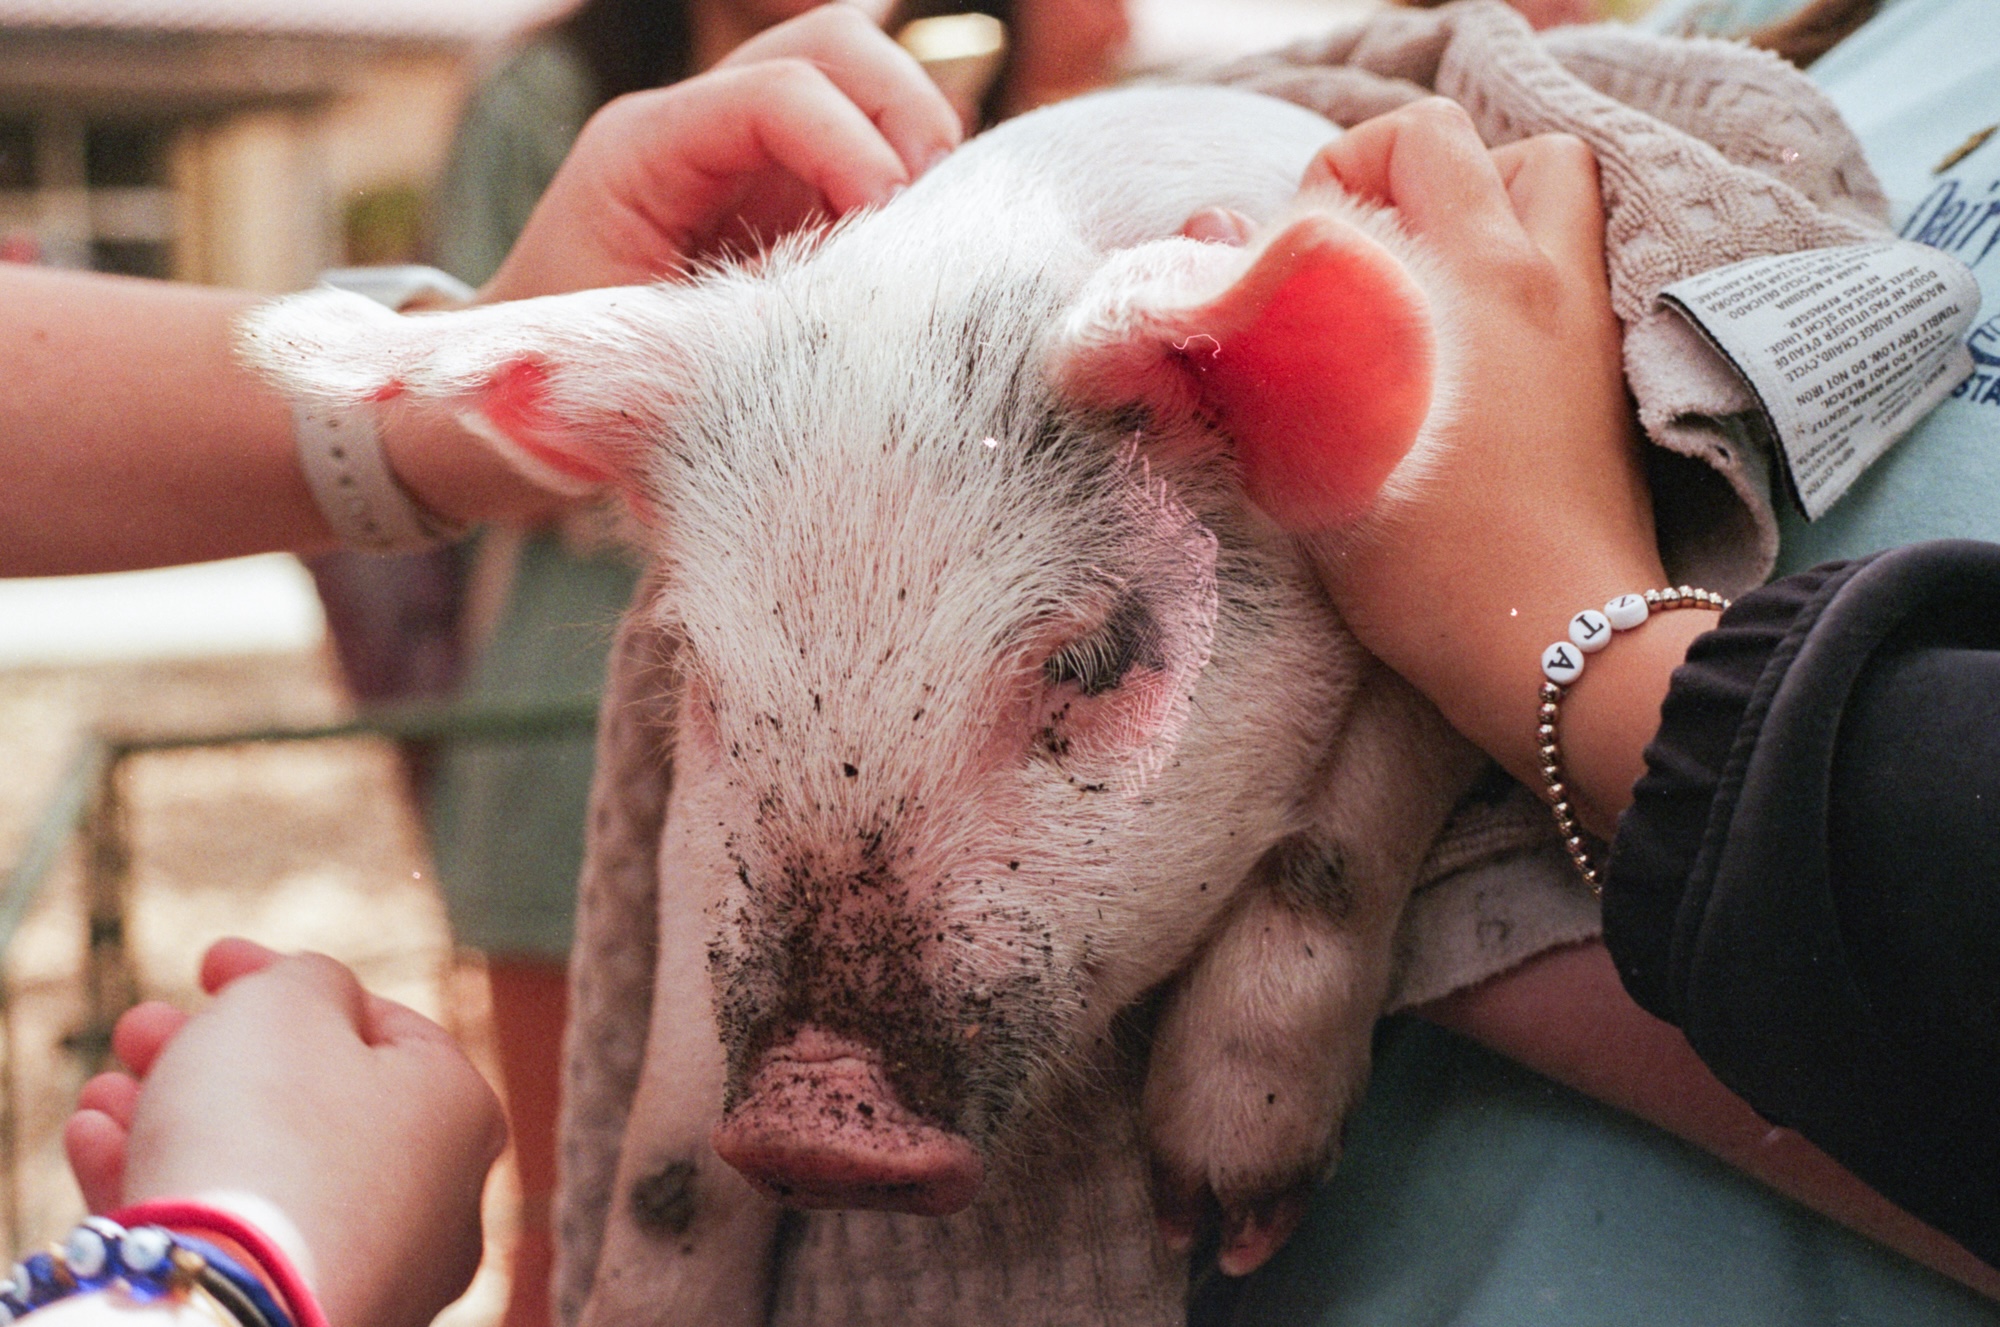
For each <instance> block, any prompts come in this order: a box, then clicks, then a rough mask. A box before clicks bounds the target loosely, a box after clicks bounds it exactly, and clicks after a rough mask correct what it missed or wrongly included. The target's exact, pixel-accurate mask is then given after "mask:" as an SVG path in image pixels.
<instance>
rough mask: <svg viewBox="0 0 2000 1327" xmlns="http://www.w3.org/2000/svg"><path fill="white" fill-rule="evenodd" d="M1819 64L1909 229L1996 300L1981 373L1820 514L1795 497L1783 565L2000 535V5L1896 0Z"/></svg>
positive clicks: (1815, 71)
mask: <svg viewBox="0 0 2000 1327" xmlns="http://www.w3.org/2000/svg"><path fill="white" fill-rule="evenodd" d="M1811 72H1812V77H1813V80H1814V81H1815V82H1817V83H1818V84H1819V85H1820V86H1821V87H1822V88H1824V89H1825V90H1826V93H1827V95H1828V96H1829V97H1831V98H1832V99H1833V102H1834V105H1836V106H1838V107H1839V108H1840V113H1841V114H1842V115H1843V116H1845V117H1846V119H1847V122H1848V123H1849V124H1850V125H1852V126H1853V128H1854V132H1855V135H1856V136H1857V137H1858V138H1859V139H1860V140H1861V146H1862V150H1863V151H1864V152H1866V153H1867V156H1868V163H1869V165H1871V166H1873V167H1874V168H1875V173H1876V174H1877V175H1878V176H1880V177H1881V180H1882V187H1883V189H1884V190H1885V191H1886V192H1887V193H1888V195H1889V203H1890V208H1891V216H1892V220H1893V221H1894V223H1895V225H1896V227H1897V229H1898V230H1899V231H1900V232H1901V234H1902V235H1903V236H1904V238H1906V239H1912V240H1918V241H1920V242H1922V243H1924V244H1929V245H1933V246H1935V247H1937V248H1939V249H1942V250H1944V251H1945V252H1947V253H1949V254H1951V255H1952V256H1953V257H1955V258H1957V259H1958V260H1959V261H1960V262H1962V263H1964V264H1965V265H1966V266H1968V267H1970V268H1971V269H1972V271H1973V274H1974V275H1975V276H1977V277H1978V278H1979V286H1980V294H1981V297H1982V300H1983V305H1982V307H1981V309H1980V312H1979V315H1978V317H1977V319H1976V320H1975V322H1974V324H1973V332H1972V335H1971V338H1970V344H1971V349H1972V353H1973V357H1974V360H1975V362H1976V368H1975V371H1974V373H1973V375H1972V377H1970V378H1969V379H1967V380H1966V381H1965V382H1964V383H1963V384H1961V385H1960V386H1959V388H1958V391H1957V393H1956V394H1955V395H1953V396H1952V397H1951V398H1950V399H1949V400H1947V401H1945V402H1944V403H1943V404H1942V405H1940V406H1939V407H1938V408H1937V409H1936V410H1933V411H1932V412H1931V413H1930V414H1929V415H1928V416H1927V417H1926V418H1925V419H1924V421H1923V422H1922V423H1921V424H1919V425H1918V426H1917V427H1916V428H1915V429H1914V430H1913V431H1911V433H1910V434H1909V435H1908V436H1907V437H1905V438H1904V439H1903V440H1902V441H1901V442H1899V443H1897V444H1896V446H1895V448H1894V449H1893V450H1891V451H1890V452H1889V454H1888V455H1887V456H1885V457H1883V458H1882V459H1881V460H1880V461H1878V462H1876V463H1875V465H1873V466H1872V467H1870V468H1869V470H1868V471H1867V473H1865V474H1863V475H1862V476H1861V478H1860V479H1859V480H1857V481H1856V483H1855V485H1854V487H1853V488H1852V489H1851V490H1849V491H1848V493H1847V495H1846V496H1845V497H1843V498H1842V499H1841V500H1840V501H1839V502H1837V503H1836V504H1834V507H1833V509H1832V510H1831V511H1829V512H1827V514H1826V515H1825V516H1823V517H1821V518H1820V519H1819V520H1818V521H1815V522H1811V523H1808V522H1807V521H1806V519H1805V518H1804V517H1803V516H1801V515H1799V513H1798V512H1796V511H1794V510H1791V509H1790V508H1789V507H1788V508H1786V509H1785V511H1784V512H1783V515H1782V524H1781V529H1782V531H1783V542H1782V549H1783V551H1782V553H1781V554H1780V557H1779V565H1778V570H1779V571H1780V572H1781V573H1782V572H1789V571H1797V570H1800V569H1802V568H1805V567H1809V566H1812V565H1813V564H1814V563H1818V562H1826V561H1830V560H1832V559H1834V558H1848V557H1855V556H1858V555H1860V554H1863V553H1871V552H1874V551H1875V550H1877V549H1882V548H1890V547H1894V546H1895V545H1898V544H1908V543H1913V542H1915V541H1917V540H1920V539H1944V538H1970V539H1987V540H1996V541H2000V129H1996V126H2000V4H1996V3H1995V0H1891V3H1889V4H1888V5H1887V6H1886V7H1885V8H1884V9H1883V11H1882V12H1881V13H1880V14H1879V15H1877V16H1876V17H1875V19H1873V20H1872V21H1871V22H1870V23H1868V25H1867V26H1865V27H1864V28H1862V29H1861V30H1860V31H1859V32H1857V33H1855V34H1854V35H1853V36H1852V37H1849V38H1848V39H1847V40H1846V41H1844V42H1842V43H1841V44H1840V45H1839V46H1837V47H1835V48H1834V49H1833V50H1832V51H1830V52H1829V53H1828V54H1827V55H1826V56H1825V57H1824V58H1823V59H1821V60H1820V61H1819V63H1817V64H1816V65H1814V66H1813V68H1812V71H1811ZM1981 132H1986V133H1988V134H1989V136H1988V137H1987V139H1986V140H1985V142H1984V143H1982V144H1980V145H1979V146H1978V147H1976V148H1974V149H1973V150H1972V151H1970V152H1966V153H1964V154H1963V155H1962V156H1960V155H1959V153H1960V150H1961V149H1963V148H1964V147H1965V146H1966V145H1967V144H1968V143H1970V142H1971V141H1972V140H1973V139H1974V137H1975V135H1977V134H1979V133H1981ZM1955 156H1956V157H1957V158H1958V159H1957V160H1955V161H1952V162H1951V164H1949V165H1946V164H1945V163H1946V162H1947V160H1948V159H1950V158H1952V157H1955Z"/></svg>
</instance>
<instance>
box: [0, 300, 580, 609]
mask: <svg viewBox="0 0 2000 1327" xmlns="http://www.w3.org/2000/svg"><path fill="white" fill-rule="evenodd" d="M259 298H260V297H259V296H256V295H252V294H248V293H245V292H241V291H223V290H214V289H208V288H204V287H200V286H190V285H178V284H171V283H167V282H158V281H136V280H128V279H125V278H119V277H104V276H97V275H94V274H84V273H70V272H44V271H37V270H34V269H30V268H10V267H0V308H4V309H5V311H6V316H5V317H4V318H0V356H4V360H3V361H0V362H5V363H7V364H9V365H10V366H11V367H10V372H9V382H8V389H7V391H6V393H5V395H4V396H0V528H4V529H5V530H6V531H7V535H8V537H7V538H6V539H5V540H4V541H0V575H7V576H32V575H58V574H67V573H74V572H92V571H120V570H126V569H130V568H135V567H152V566H164V565H169V564H174V563H183V562H203V561H208V560H210V559H214V558H224V557H235V556H239V555H242V554H248V553H264V552H270V551H273V550H277V549H288V550H291V551H294V552H311V551H314V550H317V549H321V548H325V547H328V546H330V545H331V544H332V543H333V542H334V536H333V532H332V531H331V529H330V528H329V527H328V525H327V523H326V519H325V518H324V517H323V516H322V515H321V514H320V510H319V508H318V507H317V506H316V505H315V504H314V502H313V498H312V494H311V492H310V491H309V490H308V488H307V487H306V483H305V480H304V478H303V475H302V473H301V471H300V469H299V461H298V453H297V450H296V445H295V442H294V432H293V430H294V425H293V420H292V412H291V406H290V403H289V402H288V401H287V400H286V399H285V398H284V396H283V395H282V394H280V393H279V392H278V391H277V389H276V388H274V387H272V386H271V385H270V384H268V383H267V382H265V381H264V380H263V379H262V378H261V377H259V376H258V375H257V374H255V373H253V372H252V371H251V370H250V369H249V368H247V367H245V366H244V364H243V363H242V362H240V361H239V360H238V358H237V356H236V352H235V349H234V344H235V335H236V321H237V319H238V318H239V317H240V316H241V315H242V314H243V313H244V311H245V310H247V309H249V308H250V307H251V306H252V305H254V304H255V303H257V302H258V300H259ZM411 316H421V315H411ZM364 408H366V409H369V410H370V411H371V414H372V417H373V423H374V424H375V426H376V429H377V431H378V433H379V434H380V436H381V439H382V447H383V450H384V452H385V454H386V456H387V458H388V461H389V467H390V469H391V471H392V472H393V473H394V474H395V475H396V477H397V479H398V480H399V481H400V482H401V483H402V485H403V486H404V487H405V488H406V489H407V490H408V491H409V492H410V493H411V495H412V496H414V497H415V498H416V500H417V501H418V502H419V503H421V504H422V505H423V506H425V507H426V508H428V509H430V510H431V511H432V512H434V513H436V514H437V515H438V516H440V517H442V518H444V519H445V520H447V521H449V522H452V523H456V524H471V523H475V522H478V521H485V520H507V521H519V522H534V521H539V520H544V519H547V518H548V517H549V516H551V515H553V514H554V513H555V512H556V511H557V510H559V507H560V499H558V498H556V497H555V496H554V495H551V494H549V493H547V492H544V491H542V490H540V489H537V488H535V487H534V486H533V485H532V484H530V483H528V482H527V481H526V480H524V479H523V478H522V477H521V476H520V475H519V474H518V473H517V472H515V471H514V470H513V469H512V468H511V467H509V466H508V465H507V464H506V462H504V461H503V460H502V459H501V458H500V457H499V456H498V455H496V454H495V453H494V452H493V451H492V449H491V448H489V447H488V446H486V445H485V444H484V443H482V442H480V441H479V440H478V439H476V438H474V437H473V436H472V435H471V434H470V433H468V432H467V431H466V430H465V429H464V428H463V427H462V426H460V425H459V424H458V423H457V421H456V419H455V418H454V417H453V412H452V411H451V410H449V409H443V410H440V409H431V410H427V411H418V410H415V409H412V408H411V407H409V406H407V405H404V404H401V403H396V402H391V403H389V404H386V405H382V406H374V407H364Z"/></svg>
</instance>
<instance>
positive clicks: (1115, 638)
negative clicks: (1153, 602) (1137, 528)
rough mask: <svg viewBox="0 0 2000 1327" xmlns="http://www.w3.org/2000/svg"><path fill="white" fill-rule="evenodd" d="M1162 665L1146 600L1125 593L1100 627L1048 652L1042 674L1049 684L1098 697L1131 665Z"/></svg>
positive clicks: (1163, 659)
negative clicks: (1051, 653)
mask: <svg viewBox="0 0 2000 1327" xmlns="http://www.w3.org/2000/svg"><path fill="white" fill-rule="evenodd" d="M1164 667H1166V654H1165V652H1164V650H1163V649H1162V647H1161V642H1160V627H1159V623H1158V622H1157V621H1155V620H1154V617H1153V611H1152V609H1150V608H1148V607H1147V606H1146V602H1145V600H1143V599H1141V598H1140V597H1139V596H1138V595H1136V594H1128V595H1126V596H1125V597H1124V598H1123V599H1121V600H1119V601H1118V605H1117V607H1115V608H1113V609H1112V610H1111V616H1110V617H1109V618H1107V619H1106V620H1105V623H1104V625H1103V626H1102V627H1100V628H1098V629H1097V630H1096V631H1094V632H1092V633H1091V634H1090V635H1088V636H1086V637H1084V638H1083V639H1082V640H1079V641H1073V642H1072V643H1070V644H1068V645H1065V646H1064V647H1063V648H1062V649H1060V650H1058V651H1056V653H1055V654H1053V655H1051V656H1050V657H1049V660H1048V662H1047V663H1044V664H1043V665H1042V677H1043V680H1045V681H1046V682H1047V683H1048V684H1049V685H1050V686H1052V687H1059V686H1074V687H1076V689H1077V690H1079V691H1081V692H1082V693H1083V694H1084V695H1086V696H1101V695H1103V694H1104V693H1105V692H1107V691H1110V690H1112V689H1113V688H1115V687H1116V686H1117V685H1118V684H1119V683H1120V682H1121V681H1123V680H1124V677H1125V674H1127V673H1129V672H1131V671H1132V670H1133V669H1134V668H1164Z"/></svg>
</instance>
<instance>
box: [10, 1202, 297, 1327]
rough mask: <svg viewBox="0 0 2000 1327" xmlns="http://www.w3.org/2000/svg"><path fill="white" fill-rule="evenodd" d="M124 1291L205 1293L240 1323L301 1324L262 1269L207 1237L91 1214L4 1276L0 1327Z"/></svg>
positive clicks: (147, 1295)
mask: <svg viewBox="0 0 2000 1327" xmlns="http://www.w3.org/2000/svg"><path fill="white" fill-rule="evenodd" d="M94 1290H122V1291H123V1292H124V1293H125V1294H127V1295H129V1296H131V1298H132V1299H134V1300H136V1301H137V1302H139V1303H142V1304H144V1303H151V1302H153V1301H155V1300H159V1299H165V1298H167V1297H169V1296H173V1295H185V1294H188V1293H190V1292H193V1291H199V1292H201V1293H202V1294H205V1295H207V1296H208V1297H209V1298H210V1299H212V1300H214V1301H215V1303H216V1304H218V1305H220V1306H221V1307H222V1309H223V1310H224V1311H226V1312H227V1313H228V1315H229V1316H230V1317H231V1318H233V1319H234V1320H235V1321H236V1322H237V1323H238V1324H240V1327H296V1325H295V1324H294V1323H293V1321H292V1315H291V1314H290V1313H288V1312H287V1311H286V1310H285V1308H284V1306H283V1305H281V1304H280V1303H279V1302H278V1301H277V1299H276V1298H275V1297H274V1296H273V1295H272V1294H271V1292H270V1290H269V1289H268V1288H267V1287H266V1286H265V1285H264V1282H263V1281H262V1279H260V1278H259V1277H258V1276H257V1274H256V1273H254V1272H252V1271H250V1270H249V1269H247V1268H245V1267H244V1266H243V1265H242V1264H241V1263H239V1262H237V1261H236V1260H235V1259H234V1258H232V1257H230V1256H229V1255H228V1254H226V1253H224V1252H223V1251H222V1250H221V1249H219V1248H217V1247H216V1246H215V1245H213V1244H210V1243H209V1242H208V1241H207V1240H203V1239H197V1238H196V1237H194V1236H192V1235H183V1234H178V1233H176V1232H174V1231H170V1230H168V1229H166V1228H165V1227H163V1226H134V1227H132V1228H131V1229H127V1228H126V1227H124V1226H121V1225H119V1224H118V1223H117V1222H116V1221H111V1220H108V1219H106V1218H104V1217H101V1216H92V1217H85V1218H84V1219H83V1221H82V1222H80V1223H79V1224H78V1225H77V1226H76V1228H75V1229H73V1230H71V1231H70V1233H69V1238H68V1239H66V1240H64V1241H63V1242H62V1244H61V1246H60V1247H58V1248H56V1249H54V1250H52V1251H50V1252H47V1253H36V1254H32V1255H30V1256H29V1257H27V1258H24V1259H22V1260H21V1261H20V1262H18V1263H16V1264H15V1265H14V1270H13V1274H12V1275H11V1276H10V1277H9V1278H8V1279H7V1280H6V1281H0V1327H8V1325H9V1324H11V1323H12V1322H13V1321H14V1320H15V1319H16V1318H21V1317H25V1316H27V1315H28V1314H30V1313H33V1312H34V1311H35V1310H36V1309H39V1308H42V1307H45V1306H46V1305H49V1304H53V1303H54V1302H55V1301H57V1300H59V1299H67V1298H68V1297H69V1296H71V1295H79V1294H85V1293H88V1292H90V1291H94Z"/></svg>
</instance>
